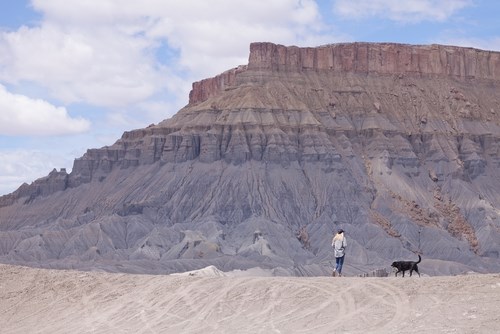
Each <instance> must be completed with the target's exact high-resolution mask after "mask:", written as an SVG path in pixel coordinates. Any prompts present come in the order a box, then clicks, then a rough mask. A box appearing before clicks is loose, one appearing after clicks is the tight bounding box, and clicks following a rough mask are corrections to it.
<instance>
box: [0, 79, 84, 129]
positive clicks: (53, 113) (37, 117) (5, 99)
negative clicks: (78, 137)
mask: <svg viewBox="0 0 500 334" xmlns="http://www.w3.org/2000/svg"><path fill="white" fill-rule="evenodd" d="M89 128H90V122H89V121H87V120H85V119H83V118H71V117H70V116H69V115H68V113H67V111H66V108H64V107H55V106H53V105H52V104H50V103H48V102H46V101H44V100H39V99H38V100H35V99H30V98H28V97H26V96H24V95H20V94H12V93H10V92H8V91H7V90H6V89H5V87H4V86H2V85H0V134H2V135H35V136H36V135H65V134H74V133H81V132H84V131H87V130H89Z"/></svg>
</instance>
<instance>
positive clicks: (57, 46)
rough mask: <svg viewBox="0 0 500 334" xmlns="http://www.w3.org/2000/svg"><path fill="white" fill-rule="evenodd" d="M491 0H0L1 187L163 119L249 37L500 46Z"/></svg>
mask: <svg viewBox="0 0 500 334" xmlns="http://www.w3.org/2000/svg"><path fill="white" fill-rule="evenodd" d="M498 13H500V1H496V0H491V1H490V0H404V1H402V0H265V1H260V0H258V1H238V0H210V1H208V0H183V1H178V0H141V1H136V0H133V1H132V0H86V1H81V0H31V1H29V0H0V195H3V194H8V193H10V192H13V191H14V190H16V189H17V188H18V187H19V186H20V185H21V184H22V183H24V182H26V183H28V184H29V183H31V182H33V181H34V180H36V179H38V178H40V177H44V176H46V175H48V173H49V172H50V171H51V170H53V169H54V168H56V169H57V170H59V169H60V168H66V170H67V171H68V172H70V171H71V169H72V166H73V161H74V159H75V158H78V157H81V156H82V155H83V154H84V153H85V152H86V150H87V149H90V148H100V147H103V146H106V145H112V144H113V143H114V142H115V141H116V140H118V139H119V138H120V137H121V135H122V133H123V132H124V131H128V130H132V129H137V128H143V127H146V126H148V125H150V124H157V123H159V122H160V121H162V120H164V119H167V118H170V117H171V116H172V115H174V114H175V113H176V112H177V111H178V110H179V109H181V108H182V107H183V106H185V105H186V104H187V102H188V94H189V91H190V89H191V84H192V82H194V81H199V80H201V79H204V78H208V77H212V76H214V75H217V74H219V73H221V72H223V71H225V70H228V69H231V68H233V67H236V66H238V65H243V64H246V63H247V62H248V53H249V45H250V43H251V42H273V43H278V44H283V45H297V46H311V47H312V46H318V45H324V44H331V43H339V42H396V43H406V44H436V43H437V44H448V45H458V46H467V47H475V48H479V49H486V50H494V51H500V20H499V19H498Z"/></svg>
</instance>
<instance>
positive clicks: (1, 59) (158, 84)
mask: <svg viewBox="0 0 500 334" xmlns="http://www.w3.org/2000/svg"><path fill="white" fill-rule="evenodd" d="M32 4H33V8H34V9H35V10H38V11H40V12H41V13H42V14H43V21H42V23H41V24H40V25H39V26H37V27H22V28H20V29H18V30H17V31H12V32H3V33H0V50H2V52H0V81H4V82H8V83H18V82H20V81H29V82H33V83H37V84H39V85H43V86H44V87H45V88H46V90H47V91H48V92H50V94H51V98H56V99H58V100H60V101H62V102H63V103H72V102H83V103H89V104H93V105H97V106H105V107H123V106H126V105H131V104H134V103H139V102H144V101H146V100H147V99H148V98H150V97H151V96H154V95H157V94H158V93H159V92H162V91H165V90H168V89H169V88H170V87H169V81H174V82H179V81H185V82H187V83H188V84H190V82H191V81H192V80H200V79H203V78H205V77H207V76H213V75H216V74H218V73H220V72H222V71H224V70H227V69H229V68H231V67H234V66H237V65H240V64H245V63H246V62H247V59H248V50H249V49H248V48H249V44H250V42H253V41H272V42H277V43H283V44H299V45H300V44H308V45H311V44H312V45H314V44H323V43H326V42H327V41H328V42H331V36H327V35H326V34H324V30H325V29H324V28H325V27H324V26H323V24H322V23H321V17H320V14H319V10H318V7H317V4H316V2H315V1H313V0H268V1H265V2H263V1H246V2H239V3H238V4H235V3H234V1H232V0H214V1H194V0H185V1H177V0H175V1H174V0H170V1H167V0H143V1H121V0H120V1H118V0H94V1H91V0H89V1H68V0H33V1H32ZM160 48H166V49H169V50H175V51H176V52H175V55H176V56H174V57H172V58H171V59H162V56H163V55H161V54H157V51H158V50H161V49H160ZM181 86H183V87H187V86H188V85H186V83H183V84H182V85H181ZM186 90H187V88H185V89H183V90H182V91H179V90H177V92H176V94H180V95H182V96H183V97H184V100H185V101H187V91H186Z"/></svg>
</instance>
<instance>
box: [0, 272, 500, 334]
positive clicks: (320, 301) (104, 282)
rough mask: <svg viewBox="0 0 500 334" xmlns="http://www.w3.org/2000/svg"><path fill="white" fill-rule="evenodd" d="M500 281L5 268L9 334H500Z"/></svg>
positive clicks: (3, 324) (0, 309)
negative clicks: (134, 273)
mask: <svg viewBox="0 0 500 334" xmlns="http://www.w3.org/2000/svg"><path fill="white" fill-rule="evenodd" d="M499 308H500V274H489V275H467V276H454V277H421V278H419V277H418V276H417V277H412V278H409V277H406V278H404V279H403V278H400V277H398V278H394V277H389V278H354V277H353V278H349V277H342V278H331V277H316V278H292V277H255V276H254V277H245V276H243V275H241V274H240V275H238V276H231V277H228V276H222V277H220V276H217V271H203V270H202V271H201V272H195V274H194V276H189V275H171V276H151V275H129V274H109V273H96V272H78V271H56V270H42V269H32V268H24V267H16V266H9V265H0V332H1V333H3V334H7V333H54V334H55V333H500V311H499Z"/></svg>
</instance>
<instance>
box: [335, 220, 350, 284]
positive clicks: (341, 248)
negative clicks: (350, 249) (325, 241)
mask: <svg viewBox="0 0 500 334" xmlns="http://www.w3.org/2000/svg"><path fill="white" fill-rule="evenodd" d="M332 247H333V255H334V256H335V269H333V274H332V276H333V277H335V276H337V274H338V275H339V277H340V276H342V266H343V265H344V258H345V249H346V247H347V240H346V237H345V235H344V230H343V229H339V230H338V232H337V234H335V236H334V237H333V239H332Z"/></svg>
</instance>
